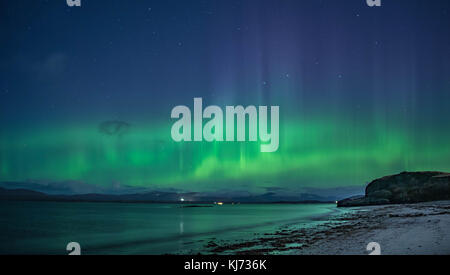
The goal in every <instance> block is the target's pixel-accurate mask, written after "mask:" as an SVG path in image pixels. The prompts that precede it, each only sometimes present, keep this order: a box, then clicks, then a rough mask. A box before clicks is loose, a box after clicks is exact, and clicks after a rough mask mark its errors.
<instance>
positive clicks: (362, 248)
mask: <svg viewBox="0 0 450 275" xmlns="http://www.w3.org/2000/svg"><path fill="white" fill-rule="evenodd" d="M348 210H349V211H343V212H342V213H340V214H339V213H338V214H337V215H335V216H333V217H330V219H328V220H323V218H322V219H321V218H318V223H317V224H316V225H315V226H312V227H306V228H301V227H300V228H299V227H298V225H297V228H295V226H289V227H283V228H280V230H278V231H276V232H274V233H273V234H264V236H261V237H259V238H256V239H253V240H248V241H245V242H240V243H232V242H222V243H215V242H210V243H208V245H206V246H205V248H206V249H207V250H209V251H208V253H212V254H239V255H264V254H275V255H277V254H282V255H285V254H288V255H316V254H317V255H368V254H369V253H370V252H369V251H367V250H366V247H367V245H368V244H369V243H370V242H377V243H379V244H380V246H381V254H382V255H383V254H385V255H414V254H447V255H448V254H450V235H449V234H448V229H449V228H450V201H436V202H426V203H417V204H402V205H383V206H364V207H354V208H349V209H348Z"/></svg>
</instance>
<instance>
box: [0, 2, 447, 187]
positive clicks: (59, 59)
mask: <svg viewBox="0 0 450 275" xmlns="http://www.w3.org/2000/svg"><path fill="white" fill-rule="evenodd" d="M382 3H383V6H382V7H374V8H370V7H368V6H367V5H366V3H365V0H339V1H338V0H267V1H266V0H253V1H251V0H248V1H234V0H226V1H225V0H221V1H214V0H204V1H198V0H183V1H167V0H165V1H137V0H135V1H124V0H123V1H119V0H109V1H106V0H105V1H98V0H82V6H81V7H68V6H67V5H66V1H65V0H48V1H38V0H33V1H24V0H14V1H13V0H10V1H5V0H4V1H1V2H0V181H3V182H35V183H42V184H49V183H51V184H58V183H61V184H63V183H67V182H70V183H71V184H72V185H74V186H77V185H79V186H97V187H104V188H110V189H111V190H119V189H120V190H121V188H128V187H130V188H131V187H134V188H136V187H139V188H149V189H164V188H166V189H167V188H174V189H178V190H186V191H214V192H217V191H221V190H230V191H248V192H255V193H258V192H265V191H267V190H284V191H286V192H289V191H292V190H294V191H295V190H300V189H306V188H317V189H327V188H337V187H352V186H353V187H364V186H365V184H366V183H367V182H369V181H371V180H372V179H374V178H377V177H381V176H384V175H388V174H394V173H398V172H402V171H405V170H407V171H416V170H440V171H450V144H449V140H450V127H449V125H450V18H449V12H450V1H446V0H442V1H439V0H433V1H424V0H395V1H394V0H384V1H382ZM194 97H202V98H203V104H204V105H205V106H207V105H219V106H221V107H223V108H225V106H226V105H244V106H247V105H256V106H258V105H267V106H273V105H277V106H280V144H279V150H278V151H277V152H274V153H261V152H260V144H259V143H258V142H244V143H238V142H235V143H229V142H213V143H207V142H197V143H195V142H190V143H176V142H174V141H173V140H172V139H171V136H170V128H171V126H172V124H173V123H174V120H172V119H171V118H170V112H171V110H172V108H173V107H175V106H177V105H187V106H189V107H191V109H192V108H193V98H194Z"/></svg>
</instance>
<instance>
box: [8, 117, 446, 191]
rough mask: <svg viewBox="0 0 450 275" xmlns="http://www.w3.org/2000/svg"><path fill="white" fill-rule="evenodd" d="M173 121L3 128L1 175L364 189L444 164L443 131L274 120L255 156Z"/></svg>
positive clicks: (212, 186)
mask: <svg viewBox="0 0 450 275" xmlns="http://www.w3.org/2000/svg"><path fill="white" fill-rule="evenodd" d="M171 123H172V121H170V119H168V121H165V122H164V123H162V122H159V123H136V124H132V126H131V128H130V131H129V132H127V133H124V134H123V135H106V134H104V133H101V132H100V131H99V130H98V129H97V128H96V125H92V124H88V123H85V124H81V125H80V124H78V126H76V125H75V124H73V125H65V126H63V125H59V126H57V125H53V126H52V127H48V128H45V129H44V128H43V127H42V126H40V128H36V129H33V128H28V130H20V131H19V130H17V131H15V132H14V131H9V132H8V134H3V135H2V136H1V137H0V150H1V154H0V180H1V181H36V182H61V181H79V182H84V183H88V184H96V185H99V186H109V185H111V184H114V183H116V184H117V183H120V184H123V185H127V186H139V187H148V188H152V187H155V188H156V187H158V188H161V187H165V188H167V187H172V188H178V189H182V190H189V191H213V190H222V189H233V190H246V191H250V192H259V191H262V189H260V188H264V187H267V186H277V187H282V188H291V189H296V188H297V189H298V188H299V187H316V188H331V187H339V186H362V185H363V184H364V183H366V182H368V181H370V180H371V179H373V178H376V177H379V176H383V175H386V174H390V173H396V172H400V171H403V170H444V171H445V170H449V168H450V167H449V166H450V165H449V164H450V148H449V147H448V146H446V142H447V141H448V140H447V139H446V138H445V137H448V136H449V133H448V132H443V133H442V135H436V134H433V135H430V134H429V133H427V131H423V132H422V133H419V134H415V135H411V133H410V132H409V131H408V130H407V129H404V128H403V129H402V128H401V127H398V128H396V129H395V130H389V131H387V130H386V127H387V126H386V125H384V126H380V125H377V124H376V123H374V124H373V125H372V127H368V126H367V124H366V125H363V124H361V122H359V123H358V122H355V121H352V122H350V121H343V120H340V121H336V120H333V121H330V120H328V121H327V120H325V119H316V120H302V119H299V118H294V119H289V120H288V119H284V120H283V119H282V120H281V122H280V148H279V150H278V151H277V152H274V153H261V152H260V148H259V144H258V143H257V142H231V143H229V142H228V143H225V142H213V143H208V142H188V143H183V142H182V143H176V142H174V141H172V139H171V138H170V127H171V125H172V124H171ZM381 128H384V129H381ZM443 131H445V130H443ZM411 136H413V137H414V139H412V138H411Z"/></svg>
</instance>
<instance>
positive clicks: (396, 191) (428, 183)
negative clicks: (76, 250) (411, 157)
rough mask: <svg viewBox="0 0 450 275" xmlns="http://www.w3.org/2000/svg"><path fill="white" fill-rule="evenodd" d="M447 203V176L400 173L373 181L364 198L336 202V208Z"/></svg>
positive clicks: (449, 184)
mask: <svg viewBox="0 0 450 275" xmlns="http://www.w3.org/2000/svg"><path fill="white" fill-rule="evenodd" d="M436 200H450V174H449V173H443V172H403V173H400V174H397V175H392V176H386V177H383V178H379V179H376V180H374V181H372V182H371V183H369V184H368V185H367V187H366V194H365V196H360V197H352V198H348V199H344V200H341V201H339V202H338V207H348V206H363V205H381V204H401V203H416V202H426V201H436Z"/></svg>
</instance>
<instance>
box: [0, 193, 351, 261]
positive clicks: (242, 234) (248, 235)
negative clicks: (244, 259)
mask: <svg viewBox="0 0 450 275" xmlns="http://www.w3.org/2000/svg"><path fill="white" fill-rule="evenodd" d="M339 211H342V210H339V209H338V208H337V207H336V205H335V204H224V205H213V204H210V205H209V204H202V205H189V204H157V203H96V202H95V203H94V202H42V201H39V202H32V201H2V202H0V254H69V253H70V251H68V250H67V245H68V244H69V243H71V242H76V243H78V244H79V246H80V253H81V254H87V255H90V254H92V255H95V254H102V255H104V254H106V255H108V254H146V255H154V254H156V255H161V254H184V255H186V254H190V255H192V254H197V253H202V254H208V249H207V248H206V245H207V244H208V243H209V242H211V241H212V242H219V243H220V242H239V241H246V240H251V239H252V238H255V237H258V236H262V235H264V234H270V233H274V232H276V231H277V230H279V229H280V228H282V227H286V226H290V227H308V226H314V225H315V224H317V223H320V222H323V221H324V220H326V219H327V217H329V216H330V215H334V214H336V213H337V212H339Z"/></svg>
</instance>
